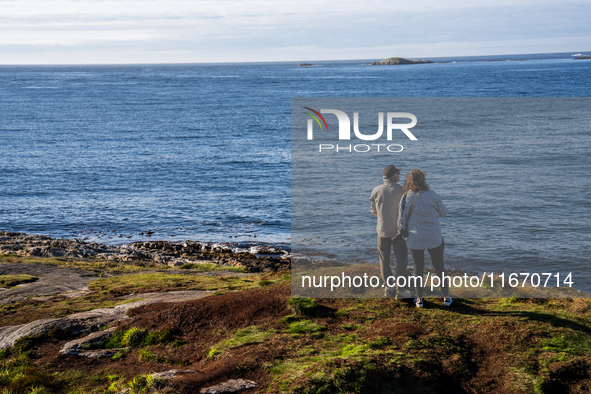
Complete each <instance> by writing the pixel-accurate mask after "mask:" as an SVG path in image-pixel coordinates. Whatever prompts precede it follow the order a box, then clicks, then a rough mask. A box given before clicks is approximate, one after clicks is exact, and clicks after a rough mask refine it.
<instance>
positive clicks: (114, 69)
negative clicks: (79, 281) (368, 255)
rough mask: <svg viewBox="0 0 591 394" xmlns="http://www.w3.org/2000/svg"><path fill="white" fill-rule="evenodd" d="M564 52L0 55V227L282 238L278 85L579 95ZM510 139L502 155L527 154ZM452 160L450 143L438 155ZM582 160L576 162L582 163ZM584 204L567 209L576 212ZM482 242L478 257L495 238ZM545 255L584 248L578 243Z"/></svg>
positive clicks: (283, 169) (285, 161)
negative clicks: (312, 57)
mask: <svg viewBox="0 0 591 394" xmlns="http://www.w3.org/2000/svg"><path fill="white" fill-rule="evenodd" d="M580 53H581V54H583V55H589V54H591V52H580ZM573 55H574V53H555V54H534V55H532V54H524V55H508V56H481V57H453V58H452V57H450V58H430V59H429V58H427V59H429V60H432V61H434V62H435V63H434V64H419V65H412V66H389V67H388V66H367V65H364V63H367V62H370V61H376V60H380V59H366V60H343V61H321V62H314V64H315V65H316V66H312V67H298V66H297V62H277V63H242V64H241V63H231V64H165V65H163V64H145V65H95V66H68V65H64V66H0V141H1V142H2V145H3V147H2V150H1V151H0V152H1V153H0V230H9V231H20V232H27V233H38V234H45V235H50V236H53V237H67V238H74V237H77V238H87V239H89V240H99V241H101V242H104V243H109V244H125V243H129V242H132V241H136V240H145V239H148V238H147V235H146V233H147V232H150V233H153V234H151V238H150V239H161V240H185V239H191V240H201V241H216V242H218V241H223V242H234V241H254V240H257V241H266V242H290V238H291V216H290V215H291V210H290V202H291V189H290V187H291V167H290V155H291V154H290V127H291V124H290V116H291V112H290V111H291V110H290V104H291V99H292V98H294V97H589V96H591V60H575V59H574V57H573ZM538 142H539V141H538ZM474 143H475V144H477V143H478V138H475V142H474ZM548 143H549V144H550V143H552V141H548ZM581 143H582V144H583V146H582V149H581V152H579V154H586V153H588V151H589V145H588V143H589V140H588V139H583V140H582V141H581ZM586 144H587V145H586ZM511 149H512V145H511V144H507V146H506V151H505V152H504V155H505V156H506V157H508V158H511V159H512V160H515V161H516V162H517V164H518V165H522V166H528V165H534V164H530V161H528V160H527V158H522V157H520V152H519V151H518V150H515V151H511ZM462 160H463V162H462V163H461V164H462V165H464V164H465V157H462ZM534 162H535V161H534ZM456 164H459V163H454V157H453V156H452V157H449V158H448V160H447V162H446V166H447V167H448V168H453V167H454V165H456ZM569 165H570V164H569ZM553 166H554V167H553V168H552V173H553V174H555V176H561V177H562V176H564V177H567V176H568V173H566V172H565V171H567V170H569V168H570V167H568V166H567V167H564V168H561V163H560V161H555V162H553ZM581 166H583V168H580V173H589V172H591V168H590V167H589V162H588V161H584V162H582V163H581ZM585 166H587V167H585ZM562 170H564V171H562ZM455 176H457V177H460V179H456V180H455V182H456V183H457V184H459V185H461V184H462V179H461V176H462V175H461V173H457V174H455ZM548 181H549V182H552V180H551V179H549V180H548ZM579 182H580V179H579V180H577V179H573V187H574V189H573V192H572V193H573V194H574V195H575V196H577V197H576V198H573V199H572V200H573V202H572V204H575V203H576V204H579V203H580V201H581V198H582V197H581V196H583V195H584V196H589V193H590V191H589V182H586V183H584V182H583V183H584V185H583V186H582V188H581V187H579V188H578V187H577V184H578V183H579ZM456 193H459V191H456ZM580 193H583V194H580ZM474 198H478V196H474ZM522 203H523V202H522V201H521V200H519V199H516V200H515V204H516V205H509V206H507V207H506V209H507V211H506V215H507V216H508V217H511V214H512V210H515V212H517V211H518V210H519V209H521V208H522V207H521V206H520V205H519V204H522ZM526 203H527V201H526ZM566 204H569V202H568V201H567V202H566ZM586 207H587V208H586V210H583V211H580V209H581V207H580V206H577V207H573V209H575V208H576V210H577V212H581V215H583V216H585V215H586V216H587V218H588V217H589V210H588V208H589V207H588V205H587V206H586ZM447 220H448V221H450V222H453V218H448V219H447ZM462 220H469V219H466V218H463V219H462ZM474 220H478V219H476V218H475V219H474ZM474 224H476V223H474ZM547 226H548V227H550V226H552V222H551V221H549V222H548V223H547ZM450 227H453V225H450ZM588 229H589V228H588V226H587V227H584V228H582V229H581V231H587V230H588ZM538 230H539V228H537V229H536V231H538ZM523 231H525V232H527V231H528V230H527V229H523ZM536 234H537V235H535V236H538V235H539V234H538V233H536ZM533 235H534V234H532V236H533ZM255 236H256V238H255ZM461 238H462V240H461V241H459V244H458V243H456V245H455V246H454V247H455V251H454V252H453V255H454V256H455V258H456V259H457V260H458V261H459V260H460V259H461V258H462V253H463V251H466V253H467V251H469V250H470V251H473V250H474V245H475V243H476V242H477V238H471V235H470V233H466V234H463V235H462V237H461ZM479 246H480V245H479ZM482 247H483V248H484V249H486V250H485V252H486V255H487V258H488V257H490V256H492V254H491V253H490V252H491V251H492V250H493V248H494V247H495V246H494V243H492V244H491V245H482ZM564 250H567V251H572V256H571V255H569V254H568V253H567V257H566V258H565V257H564ZM450 253H451V251H450ZM549 253H550V257H551V258H553V259H555V260H556V261H563V260H565V259H566V260H568V259H570V258H572V257H573V256H575V255H577V256H579V258H583V259H586V260H587V261H588V253H589V244H588V243H587V242H586V241H585V242H583V243H581V242H579V243H576V242H575V243H573V244H568V245H564V249H561V252H560V253H561V254H560V255H559V254H558V252H557V253H556V255H552V253H553V252H552V251H551V250H550V251H549ZM569 253H570V252H569ZM467 257H469V258H470V259H474V258H475V256H474V254H473V253H471V254H470V256H467ZM499 259H502V256H499Z"/></svg>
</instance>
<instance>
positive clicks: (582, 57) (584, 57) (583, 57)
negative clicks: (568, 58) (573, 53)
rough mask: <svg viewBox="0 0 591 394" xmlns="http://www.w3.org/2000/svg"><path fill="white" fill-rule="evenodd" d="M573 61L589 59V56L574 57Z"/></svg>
mask: <svg viewBox="0 0 591 394" xmlns="http://www.w3.org/2000/svg"><path fill="white" fill-rule="evenodd" d="M575 59H591V56H579V57H575Z"/></svg>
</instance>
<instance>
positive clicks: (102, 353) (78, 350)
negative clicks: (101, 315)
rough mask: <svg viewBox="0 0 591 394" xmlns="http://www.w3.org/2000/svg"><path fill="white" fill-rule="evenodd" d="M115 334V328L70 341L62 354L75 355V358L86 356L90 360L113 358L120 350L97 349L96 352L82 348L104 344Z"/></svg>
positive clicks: (61, 351)
mask: <svg viewBox="0 0 591 394" xmlns="http://www.w3.org/2000/svg"><path fill="white" fill-rule="evenodd" d="M114 332H115V327H112V328H109V329H108V330H105V331H98V332H93V333H92V334H90V335H87V336H85V337H83V338H78V339H75V340H73V341H70V342H68V343H66V344H65V345H64V347H63V348H62V350H60V354H73V355H75V356H84V357H89V358H101V357H111V356H113V355H115V353H117V351H119V350H120V349H96V350H84V349H82V346H84V345H93V344H96V343H100V342H104V341H106V340H107V339H108V338H110V337H111V336H113V333H114Z"/></svg>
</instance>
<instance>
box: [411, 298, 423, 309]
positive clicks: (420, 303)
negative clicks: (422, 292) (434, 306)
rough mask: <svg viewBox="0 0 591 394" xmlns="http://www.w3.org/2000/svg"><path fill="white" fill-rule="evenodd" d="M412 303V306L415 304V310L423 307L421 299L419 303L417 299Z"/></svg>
mask: <svg viewBox="0 0 591 394" xmlns="http://www.w3.org/2000/svg"><path fill="white" fill-rule="evenodd" d="M413 302H414V304H415V306H416V307H417V308H422V307H423V300H422V299H421V301H418V302H417V299H416V298H415V299H414V301H413Z"/></svg>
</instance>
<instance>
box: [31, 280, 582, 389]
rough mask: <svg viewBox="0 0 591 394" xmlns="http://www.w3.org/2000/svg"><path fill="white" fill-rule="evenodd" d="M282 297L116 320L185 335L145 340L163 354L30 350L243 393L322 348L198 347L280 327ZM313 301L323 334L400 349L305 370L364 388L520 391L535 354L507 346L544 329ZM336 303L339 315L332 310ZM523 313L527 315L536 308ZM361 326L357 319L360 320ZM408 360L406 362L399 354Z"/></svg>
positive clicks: (158, 309) (573, 369) (474, 309)
mask: <svg viewBox="0 0 591 394" xmlns="http://www.w3.org/2000/svg"><path fill="white" fill-rule="evenodd" d="M289 297H290V289H289V288H287V287H285V286H281V285H275V286H271V287H269V288H266V289H261V290H256V291H255V290H252V291H241V292H236V293H231V294H226V295H217V296H210V297H206V298H203V299H199V300H196V301H191V302H184V303H161V304H152V305H146V306H142V307H139V308H136V309H133V310H132V311H131V313H130V314H131V317H130V318H129V319H126V320H124V321H123V322H121V328H124V329H127V328H129V327H138V328H144V329H148V330H149V331H156V330H158V331H162V330H169V331H170V332H171V333H172V335H173V337H174V338H175V339H178V340H183V341H186V344H184V345H182V346H180V347H178V348H173V347H171V346H170V345H158V346H152V347H150V349H149V350H150V352H151V353H152V354H154V355H155V356H157V357H158V358H161V359H162V360H166V361H162V362H143V361H140V359H139V358H138V351H134V352H132V353H130V354H128V355H127V356H125V357H123V358H121V359H119V360H111V359H87V358H83V357H78V356H63V355H59V354H58V352H59V349H60V348H61V346H62V345H63V344H64V342H65V341H66V339H52V340H50V341H48V342H45V343H42V344H39V346H38V347H37V348H36V349H35V352H36V353H38V354H40V355H41V358H39V359H38V360H37V361H36V363H37V365H39V366H45V368H46V369H47V371H48V372H50V373H51V372H55V371H64V370H71V369H77V370H79V371H82V372H83V373H84V374H88V375H91V374H96V373H99V372H101V371H112V372H113V373H117V374H120V375H124V376H125V377H127V378H128V379H131V378H132V377H134V376H137V375H140V374H148V373H154V372H161V371H166V370H170V369H176V368H181V369H192V370H196V371H197V373H194V374H186V375H181V376H179V377H176V378H174V379H173V380H172V381H171V387H172V388H173V389H174V390H175V392H178V393H197V392H199V390H200V389H201V388H204V387H208V386H211V385H214V384H218V383H221V382H224V381H227V380H228V379H239V378H240V379H248V380H254V381H256V382H257V383H258V385H259V386H258V388H257V389H253V390H249V391H248V393H254V392H267V391H268V390H269V387H270V384H271V383H272V377H271V376H270V375H269V372H268V366H269V365H271V364H272V363H276V362H277V361H278V360H289V359H293V358H297V357H298V352H299V351H301V350H302V349H304V348H306V347H317V348H318V349H322V345H321V342H322V339H315V338H313V337H312V336H311V335H309V334H306V335H300V336H298V337H292V336H291V335H290V334H279V335H275V336H273V337H272V338H271V339H269V340H267V341H265V342H262V343H257V344H253V345H249V346H244V347H240V348H235V349H232V350H230V351H227V352H226V353H223V354H221V355H220V356H218V357H217V358H215V359H211V358H208V357H207V356H206V352H207V350H208V349H209V348H210V347H211V346H213V345H214V344H216V343H219V342H220V341H223V340H225V339H228V338H229V337H231V336H232V335H233V334H234V333H235V331H236V329H239V328H244V327H249V326H253V325H256V326H258V327H260V329H261V330H264V331H266V330H269V329H275V330H278V331H283V330H285V329H286V328H287V326H286V324H284V323H281V322H280V319H281V318H282V317H284V316H286V315H288V314H290V312H289V311H288V309H287V300H288V299H289ZM491 302H493V301H491ZM318 303H319V306H320V307H319V308H318V310H319V311H321V313H320V316H317V318H316V319H314V318H311V319H312V320H315V321H316V322H317V323H318V324H321V325H322V326H326V327H327V330H326V332H325V333H324V334H325V335H326V337H327V338H328V337H329V336H330V337H331V338H336V336H337V334H344V335H345V336H346V335H350V334H356V335H358V336H359V338H360V339H359V340H363V341H366V342H365V343H368V342H367V341H375V340H377V339H378V338H380V337H382V338H383V337H385V338H388V340H389V341H390V342H389V343H390V344H391V345H393V346H395V349H398V350H400V351H401V352H399V353H398V354H400V355H401V356H400V358H399V360H400V361H392V357H396V356H394V355H393V354H395V352H391V353H390V354H376V355H375V356H371V357H370V358H371V360H370V362H371V363H373V364H372V365H373V366H374V367H375V368H374V369H367V368H366V366H365V365H364V364H361V363H359V362H358V361H355V360H354V359H346V358H343V359H338V358H336V359H332V360H329V361H327V363H326V364H318V365H314V366H311V367H310V368H309V370H307V372H310V373H311V374H312V375H313V374H314V373H315V371H316V369H317V368H324V370H323V371H324V372H326V371H327V370H336V369H339V368H340V369H346V368H348V370H349V373H350V374H351V379H355V378H356V376H357V377H358V376H361V375H363V376H364V378H365V380H364V382H365V383H364V384H365V386H364V390H365V391H363V392H380V390H381V389H384V388H386V387H388V385H390V384H395V385H396V387H398V388H399V389H400V390H402V391H405V390H407V389H409V390H410V388H412V389H413V390H416V392H422V391H424V392H428V391H429V390H431V391H432V392H454V393H456V392H458V393H468V392H481V393H499V394H500V393H505V392H510V391H511V392H523V393H524V392H528V390H529V389H528V388H527V387H526V386H520V385H519V384H518V383H516V382H515V379H516V378H515V376H518V375H515V372H514V371H515V370H525V369H526V368H534V367H536V364H535V363H539V362H540V361H539V360H538V359H536V357H534V356H533V355H531V356H529V357H531V360H521V359H516V358H515V354H524V353H523V349H527V348H528V346H532V347H533V346H539V341H540V338H545V334H544V332H543V329H542V328H540V327H539V324H540V322H536V321H535V320H532V324H530V323H528V322H524V321H523V319H522V318H521V317H520V316H521V312H501V311H495V312H491V311H489V310H487V309H486V302H482V303H480V304H479V305H476V304H475V303H469V302H466V303H461V302H458V304H457V305H456V306H455V307H454V309H453V310H451V311H450V312H449V313H447V312H446V313H444V314H441V313H429V312H430V311H429V309H431V312H435V311H436V310H437V309H441V310H444V308H443V306H439V304H436V303H435V301H431V303H430V305H429V306H430V308H428V309H425V310H417V308H413V307H412V306H411V304H410V303H401V302H396V301H393V300H364V301H363V302H359V300H353V299H349V300H346V299H323V300H318ZM343 308H345V309H344V310H346V311H347V312H346V314H343V313H338V314H337V313H334V312H335V311H336V310H339V309H343ZM518 315H519V316H518ZM523 316H526V315H523ZM528 316H529V317H530V319H535V318H536V315H528ZM542 318H543V316H542ZM470 321H474V323H475V324H474V325H472V323H470ZM559 323H560V322H558V323H555V324H559ZM360 326H363V327H364V328H363V329H359V327H360ZM536 327H538V328H536ZM58 338H59V336H58ZM357 343H359V341H358V342H357ZM398 350H396V351H398ZM320 351H322V350H320ZM410 359H414V360H415V361H408V360H410ZM530 364H531V366H530ZM589 368H590V366H589V363H588V362H587V361H586V358H581V357H579V358H577V359H572V360H571V361H569V362H568V363H562V364H560V363H551V364H549V367H548V371H549V372H548V373H549V375H548V376H549V377H548V378H547V379H550V380H547V381H546V382H545V383H544V388H557V391H548V392H572V393H575V392H583V391H577V390H578V389H577V387H587V386H586V385H588V384H589V370H590V369H589ZM318 371H319V372H322V370H320V369H319V370H318ZM585 371H586V372H585ZM355 374H357V375H355ZM347 376H348V375H347ZM291 383H292V384H293V385H294V387H295V385H302V387H307V385H308V384H309V382H308V381H306V379H305V378H304V377H303V376H302V377H300V378H298V379H296V381H294V382H291ZM273 384H276V383H273ZM273 387H274V389H277V386H273ZM435 388H437V389H435ZM434 389H435V391H433V390H434ZM347 390H349V388H347ZM368 390H369V391H368ZM371 390H374V391H371ZM438 390H439V391H438ZM331 392H332V391H331ZM352 392H354V391H352Z"/></svg>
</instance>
